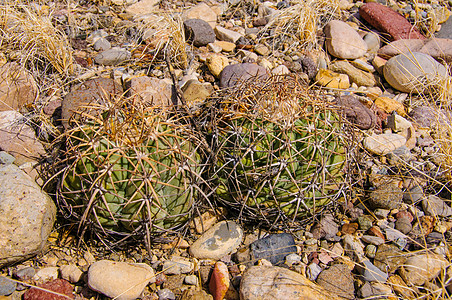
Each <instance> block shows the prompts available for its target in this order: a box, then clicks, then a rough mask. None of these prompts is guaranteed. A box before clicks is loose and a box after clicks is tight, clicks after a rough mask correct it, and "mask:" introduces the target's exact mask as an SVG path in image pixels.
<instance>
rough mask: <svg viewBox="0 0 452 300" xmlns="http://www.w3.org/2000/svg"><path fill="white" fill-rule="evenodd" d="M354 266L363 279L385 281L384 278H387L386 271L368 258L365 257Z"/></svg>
mask: <svg viewBox="0 0 452 300" xmlns="http://www.w3.org/2000/svg"><path fill="white" fill-rule="evenodd" d="M356 267H357V268H358V271H359V272H360V274H361V275H362V277H363V280H365V281H378V282H386V279H388V273H386V272H383V271H381V270H380V269H379V268H377V267H376V266H375V265H374V264H373V263H371V262H370V260H368V259H365V260H364V261H363V262H362V263H361V264H359V265H357V266H356Z"/></svg>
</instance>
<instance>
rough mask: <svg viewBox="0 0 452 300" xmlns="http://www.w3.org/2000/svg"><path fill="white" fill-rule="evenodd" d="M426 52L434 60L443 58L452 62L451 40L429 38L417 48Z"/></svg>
mask: <svg viewBox="0 0 452 300" xmlns="http://www.w3.org/2000/svg"><path fill="white" fill-rule="evenodd" d="M419 52H421V53H425V54H428V55H430V56H432V57H433V58H434V59H436V60H440V61H441V60H444V61H445V62H446V63H450V62H452V40H450V39H431V40H429V41H427V42H426V43H425V45H424V46H423V47H422V48H421V49H420V50H419Z"/></svg>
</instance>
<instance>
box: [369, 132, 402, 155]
mask: <svg viewBox="0 0 452 300" xmlns="http://www.w3.org/2000/svg"><path fill="white" fill-rule="evenodd" d="M405 144H406V138H405V137H404V136H403V135H400V134H393V133H385V134H378V135H371V136H368V137H366V138H365V139H364V140H363V146H364V148H366V149H367V150H368V151H370V152H372V153H374V154H377V155H386V154H388V153H390V152H392V151H394V150H395V149H397V148H400V147H402V146H404V145H405Z"/></svg>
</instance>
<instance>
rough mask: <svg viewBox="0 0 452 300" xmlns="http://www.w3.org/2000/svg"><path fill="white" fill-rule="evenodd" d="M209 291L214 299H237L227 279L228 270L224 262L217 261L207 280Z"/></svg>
mask: <svg viewBox="0 0 452 300" xmlns="http://www.w3.org/2000/svg"><path fill="white" fill-rule="evenodd" d="M209 291H210V293H211V294H212V296H213V299H214V300H223V299H231V298H232V299H238V294H237V292H236V291H235V290H234V288H233V287H232V285H231V282H230V280H229V271H228V267H227V266H226V264H225V263H223V262H221V261H218V262H217V263H216V264H215V267H214V268H213V271H212V276H211V277H210V281H209Z"/></svg>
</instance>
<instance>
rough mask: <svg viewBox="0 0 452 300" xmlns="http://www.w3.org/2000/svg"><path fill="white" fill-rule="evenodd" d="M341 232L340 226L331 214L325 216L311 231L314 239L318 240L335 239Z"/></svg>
mask: <svg viewBox="0 0 452 300" xmlns="http://www.w3.org/2000/svg"><path fill="white" fill-rule="evenodd" d="M338 232H339V225H337V223H336V222H335V220H334V217H333V215H331V214H325V215H324V216H323V217H322V218H321V219H320V222H319V223H318V224H316V225H314V227H313V228H312V230H311V233H312V235H313V237H314V238H315V239H317V240H319V239H321V238H324V237H325V238H327V239H330V238H333V237H334V236H336V234H337V233H338Z"/></svg>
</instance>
